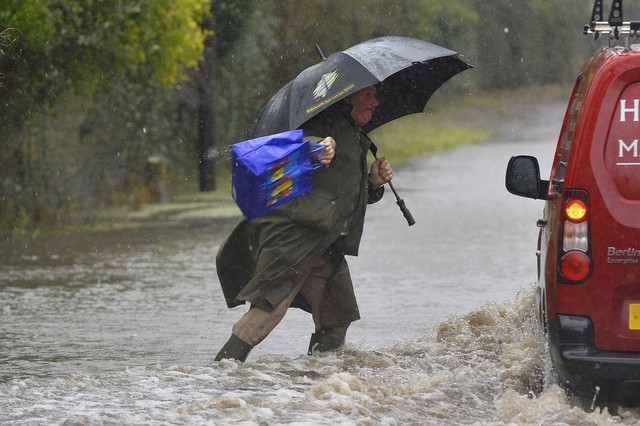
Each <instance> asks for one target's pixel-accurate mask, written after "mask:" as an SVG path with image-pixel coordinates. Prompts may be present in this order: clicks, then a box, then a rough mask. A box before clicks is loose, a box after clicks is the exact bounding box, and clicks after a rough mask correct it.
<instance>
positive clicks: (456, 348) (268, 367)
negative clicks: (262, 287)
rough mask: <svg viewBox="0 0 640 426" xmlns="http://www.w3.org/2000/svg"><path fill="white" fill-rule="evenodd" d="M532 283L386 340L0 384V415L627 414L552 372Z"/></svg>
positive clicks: (590, 417)
mask: <svg viewBox="0 0 640 426" xmlns="http://www.w3.org/2000/svg"><path fill="white" fill-rule="evenodd" d="M533 305H534V304H533V292H527V293H522V294H520V295H519V296H518V297H517V298H515V299H514V300H512V301H509V302H504V303H490V304H488V305H485V306H483V307H482V308H480V309H477V310H475V311H472V312H470V313H468V314H466V315H462V316H455V317H451V318H449V319H447V320H446V321H444V322H442V323H441V324H440V325H439V326H438V327H437V329H436V330H434V332H433V333H431V334H429V335H424V336H422V337H418V338H412V339H405V340H403V341H401V342H398V343H396V344H394V345H392V346H389V347H386V348H383V349H380V350H375V351H369V350H362V349H361V348H359V347H357V346H354V345H349V344H348V345H347V346H346V347H345V348H344V349H343V350H341V351H339V352H337V353H333V354H321V355H317V356H313V357H309V356H300V357H297V358H290V357H286V356H282V355H269V354H266V355H262V356H260V357H258V359H257V360H255V361H253V362H247V363H245V364H239V363H236V362H235V361H231V360H224V361H222V362H219V363H216V362H211V363H209V365H207V366H189V365H172V366H160V365H158V366H150V367H132V368H125V369H123V370H121V371H112V372H106V373H98V374H92V373H91V372H85V373H81V374H79V373H74V374H68V375H57V376H56V377H42V378H40V377H29V378H21V379H12V380H8V381H7V382H5V383H2V384H0V412H2V413H3V419H2V420H1V422H7V423H29V424H51V423H64V424H103V423H107V424H150V423H171V424H285V423H286V424H299V425H304V424H309V425H317V424H327V425H329V424H331V425H336V424H362V425H368V424H371V425H374V424H375V425H377V424H387V425H402V424H483V425H486V424H496V425H498V424H581V425H585V424H587V425H588V424H592V425H599V424H615V423H623V424H633V423H635V422H638V421H640V412H639V411H625V412H624V413H623V414H622V415H621V416H611V415H610V414H608V413H607V412H606V411H605V412H600V411H596V412H587V411H585V410H583V409H581V408H579V407H577V406H574V405H573V404H571V403H570V401H569V399H568V397H567V396H566V394H565V392H564V391H563V390H562V389H561V388H560V387H559V386H558V385H557V384H555V382H554V379H553V375H552V373H551V370H550V368H549V365H548V361H547V360H548V356H547V353H546V349H545V343H544V340H543V338H542V337H541V335H540V334H539V333H538V331H537V329H536V325H535V323H534V321H533V318H534V315H533Z"/></svg>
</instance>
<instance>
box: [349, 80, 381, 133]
mask: <svg viewBox="0 0 640 426" xmlns="http://www.w3.org/2000/svg"><path fill="white" fill-rule="evenodd" d="M346 102H347V103H348V104H350V105H351V106H352V107H353V109H352V110H351V118H353V121H354V122H355V123H356V126H358V127H362V126H364V125H365V124H367V123H368V122H369V120H371V116H372V115H373V110H374V109H375V108H376V107H377V106H378V101H377V100H376V87H375V86H369V87H365V88H364V89H361V90H359V91H357V92H356V93H354V94H353V95H351V96H349V97H347V98H346Z"/></svg>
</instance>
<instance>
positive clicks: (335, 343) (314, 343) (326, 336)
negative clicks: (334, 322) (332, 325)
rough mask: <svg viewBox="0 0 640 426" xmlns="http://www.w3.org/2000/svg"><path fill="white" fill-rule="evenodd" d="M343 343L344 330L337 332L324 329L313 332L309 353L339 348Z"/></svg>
mask: <svg viewBox="0 0 640 426" xmlns="http://www.w3.org/2000/svg"><path fill="white" fill-rule="evenodd" d="M345 331H346V329H345ZM343 344H344V332H343V333H342V334H336V333H331V332H326V331H324V330H322V331H321V332H319V333H313V334H311V340H309V349H308V350H307V355H313V353H314V352H326V351H333V350H336V349H338V348H339V347H340V346H342V345H343Z"/></svg>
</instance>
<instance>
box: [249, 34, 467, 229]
mask: <svg viewBox="0 0 640 426" xmlns="http://www.w3.org/2000/svg"><path fill="white" fill-rule="evenodd" d="M316 47H317V46H316ZM318 53H319V54H320V57H321V59H322V61H321V62H320V63H318V64H316V65H314V66H312V67H309V68H307V69H305V70H304V71H302V72H301V73H300V74H298V76H297V77H296V78H294V79H293V80H292V81H290V82H289V83H287V84H286V85H285V86H284V87H283V88H282V89H280V90H279V91H278V93H276V94H275V95H274V96H273V97H272V98H271V99H270V100H269V102H267V104H266V106H265V107H264V109H263V110H262V113H261V114H260V117H259V118H258V121H257V122H256V125H255V127H254V129H253V135H252V137H254V138H255V137H260V136H266V135H270V134H274V133H280V132H284V131H287V130H293V129H297V128H299V127H300V126H302V125H303V124H304V123H305V122H306V121H308V120H309V119H311V118H312V117H314V116H315V115H317V114H318V113H320V112H321V111H324V110H325V109H327V108H328V107H330V106H331V105H333V104H335V103H336V102H338V101H339V100H341V99H343V98H345V97H347V96H349V95H350V94H352V93H355V92H357V91H358V90H360V89H363V88H365V87H368V86H371V85H374V84H378V83H382V84H381V85H380V87H379V89H378V91H377V99H378V107H377V108H376V110H375V112H374V113H373V117H372V118H371V120H370V121H369V123H367V124H366V126H365V127H364V128H363V131H364V132H365V133H368V132H370V131H371V130H373V129H375V128H377V127H379V126H382V125H383V124H385V123H388V122H389V121H392V120H395V119H396V118H400V117H403V116H405V115H408V114H413V113H419V112H423V111H424V108H425V106H426V104H427V101H428V100H429V98H430V97H431V95H433V93H434V92H435V91H436V90H437V89H438V88H439V87H440V86H441V85H443V84H444V83H445V82H446V81H447V80H449V79H450V78H451V77H453V76H454V75H456V74H458V73H460V72H462V71H464V70H466V69H469V68H471V65H469V64H467V63H466V62H465V61H463V60H462V59H461V58H460V57H459V55H458V53H457V52H454V51H452V50H449V49H446V48H444V47H441V46H437V45H435V44H431V43H428V42H426V41H422V40H416V39H413V38H409V37H397V36H389V37H379V38H374V39H372V40H368V41H365V42H362V43H360V44H357V45H355V46H353V47H350V48H349V49H347V50H344V51H342V52H337V53H334V54H332V55H331V56H329V57H328V58H325V57H324V55H323V54H322V51H321V50H320V48H318ZM372 146H373V149H372V152H373V154H374V156H375V154H376V153H375V150H376V148H375V145H372ZM389 186H390V188H391V189H392V191H393V193H394V194H395V196H396V200H397V204H398V206H400V209H401V210H402V212H403V214H404V216H405V218H406V219H407V222H408V223H409V225H413V224H414V223H415V221H414V220H413V217H412V216H411V213H410V212H409V210H408V209H407V208H406V207H405V205H404V201H403V200H402V199H401V198H400V197H399V196H398V193H397V192H396V190H395V188H394V187H393V184H392V183H391V182H389Z"/></svg>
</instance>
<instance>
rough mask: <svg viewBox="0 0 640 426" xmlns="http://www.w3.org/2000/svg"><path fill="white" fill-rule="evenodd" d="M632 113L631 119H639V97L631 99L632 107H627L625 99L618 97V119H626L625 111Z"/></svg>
mask: <svg viewBox="0 0 640 426" xmlns="http://www.w3.org/2000/svg"><path fill="white" fill-rule="evenodd" d="M628 112H632V113H633V121H640V117H639V116H640V99H634V100H633V108H627V100H626V99H620V121H626V115H625V114H626V113H628Z"/></svg>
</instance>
